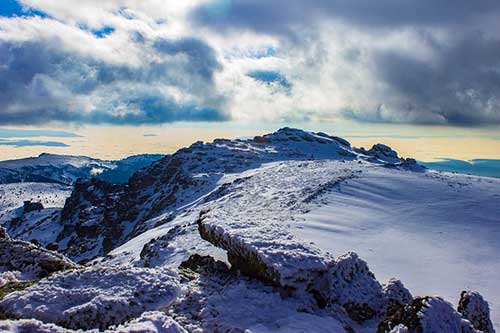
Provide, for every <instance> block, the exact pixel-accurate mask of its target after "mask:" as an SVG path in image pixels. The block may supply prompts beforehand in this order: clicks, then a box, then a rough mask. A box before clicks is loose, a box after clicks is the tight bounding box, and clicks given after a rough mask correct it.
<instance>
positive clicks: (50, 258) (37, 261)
mask: <svg viewBox="0 0 500 333" xmlns="http://www.w3.org/2000/svg"><path fill="white" fill-rule="evenodd" d="M77 267H78V265H76V264H75V263H73V262H72V261H71V260H69V259H67V258H66V257H64V256H63V255H61V254H59V253H57V252H53V251H49V250H47V249H45V248H43V247H40V246H37V245H35V244H32V243H30V242H25V241H20V240H13V239H10V238H9V236H8V235H7V233H6V232H5V229H3V228H2V229H0V268H2V269H3V270H6V271H19V272H21V273H22V274H24V275H25V276H26V277H28V278H32V279H37V278H42V277H45V276H47V275H49V274H51V273H54V272H58V271H62V270H66V269H69V268H77Z"/></svg>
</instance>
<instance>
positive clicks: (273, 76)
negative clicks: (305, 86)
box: [247, 70, 292, 89]
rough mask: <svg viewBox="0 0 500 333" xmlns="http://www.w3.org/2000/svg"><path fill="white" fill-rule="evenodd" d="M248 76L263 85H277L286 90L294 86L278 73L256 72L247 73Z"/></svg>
mask: <svg viewBox="0 0 500 333" xmlns="http://www.w3.org/2000/svg"><path fill="white" fill-rule="evenodd" d="M247 75H248V76H249V77H251V78H252V79H254V80H257V81H260V82H263V83H267V84H272V83H276V84H279V85H280V86H282V87H283V88H286V89H290V88H291V87H292V84H291V83H290V82H289V81H288V80H287V79H286V77H285V76H284V75H283V74H281V73H280V72H277V71H267V70H254V71H251V72H249V73H247Z"/></svg>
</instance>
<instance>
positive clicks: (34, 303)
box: [0, 267, 179, 330]
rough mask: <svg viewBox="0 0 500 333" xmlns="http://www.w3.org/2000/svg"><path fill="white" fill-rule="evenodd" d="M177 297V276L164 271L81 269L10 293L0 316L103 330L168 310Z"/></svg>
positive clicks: (1, 305) (166, 270)
mask: <svg viewBox="0 0 500 333" xmlns="http://www.w3.org/2000/svg"><path fill="white" fill-rule="evenodd" d="M178 293H179V287H178V284H177V275H176V274H175V273H173V272H172V271H170V270H168V269H166V268H162V269H150V268H143V269H141V268H125V267H96V268H84V269H77V270H73V271H68V272H63V273H59V274H56V275H53V276H51V277H48V278H46V279H43V280H41V281H40V282H39V283H38V284H36V285H33V286H32V287H29V288H27V289H24V290H23V291H17V292H14V293H11V294H9V295H8V296H6V297H5V298H4V299H3V300H2V301H0V313H3V314H4V315H5V316H7V317H8V318H12V319H17V318H26V319H29V318H35V319H38V320H41V321H43V322H47V323H54V324H56V325H59V326H63V327H66V328H71V329H94V328H98V329H100V330H104V329H106V328H107V327H109V326H110V325H118V324H122V323H125V322H126V321H128V320H131V319H133V318H137V317H139V316H140V315H141V314H142V313H143V312H145V311H153V310H158V309H162V308H164V307H167V306H169V305H170V304H171V303H172V302H173V301H174V300H175V299H176V298H177V296H178Z"/></svg>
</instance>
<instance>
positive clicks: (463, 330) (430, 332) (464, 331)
mask: <svg viewBox="0 0 500 333" xmlns="http://www.w3.org/2000/svg"><path fill="white" fill-rule="evenodd" d="M405 330H406V332H410V333H434V332H440V333H480V332H479V331H477V330H476V329H474V327H473V326H472V324H471V323H470V322H469V321H468V320H465V319H463V318H462V317H461V316H460V314H459V313H458V312H456V311H455V310H454V309H453V307H452V306H451V304H450V303H448V302H446V301H444V300H443V299H442V298H439V297H417V298H415V299H414V300H413V301H412V302H411V303H410V304H407V305H399V306H394V307H392V308H391V309H390V310H389V311H388V313H387V317H386V319H384V320H383V321H382V322H381V323H380V324H379V326H378V331H377V332H378V333H386V332H405Z"/></svg>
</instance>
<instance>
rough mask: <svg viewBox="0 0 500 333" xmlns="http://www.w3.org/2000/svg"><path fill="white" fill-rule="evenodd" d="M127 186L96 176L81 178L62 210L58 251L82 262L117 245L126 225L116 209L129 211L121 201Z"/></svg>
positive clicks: (124, 211)
mask: <svg viewBox="0 0 500 333" xmlns="http://www.w3.org/2000/svg"><path fill="white" fill-rule="evenodd" d="M126 189H127V188H126V186H124V185H121V184H110V183H107V182H105V181H102V180H99V179H95V178H93V179H90V180H89V179H78V180H77V182H76V183H75V187H74V190H73V192H72V194H71V196H70V197H69V198H68V199H66V203H65V205H64V209H63V210H62V213H61V224H62V226H63V229H62V232H61V233H60V234H59V236H58V237H57V242H58V243H59V244H61V245H60V246H59V251H62V252H63V253H65V254H66V255H68V256H69V257H71V258H74V259H75V260H77V261H82V260H85V259H91V258H92V257H95V256H97V255H102V254H104V253H106V252H107V251H110V250H111V249H112V248H114V247H115V246H116V245H117V244H118V243H119V242H120V240H121V237H122V235H123V230H124V228H125V226H124V222H123V221H122V220H119V219H118V214H117V213H116V212H123V213H126V212H127V211H128V210H127V207H126V205H124V203H123V202H122V201H121V200H119V199H120V196H122V195H123V193H124V191H125V190H126Z"/></svg>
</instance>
